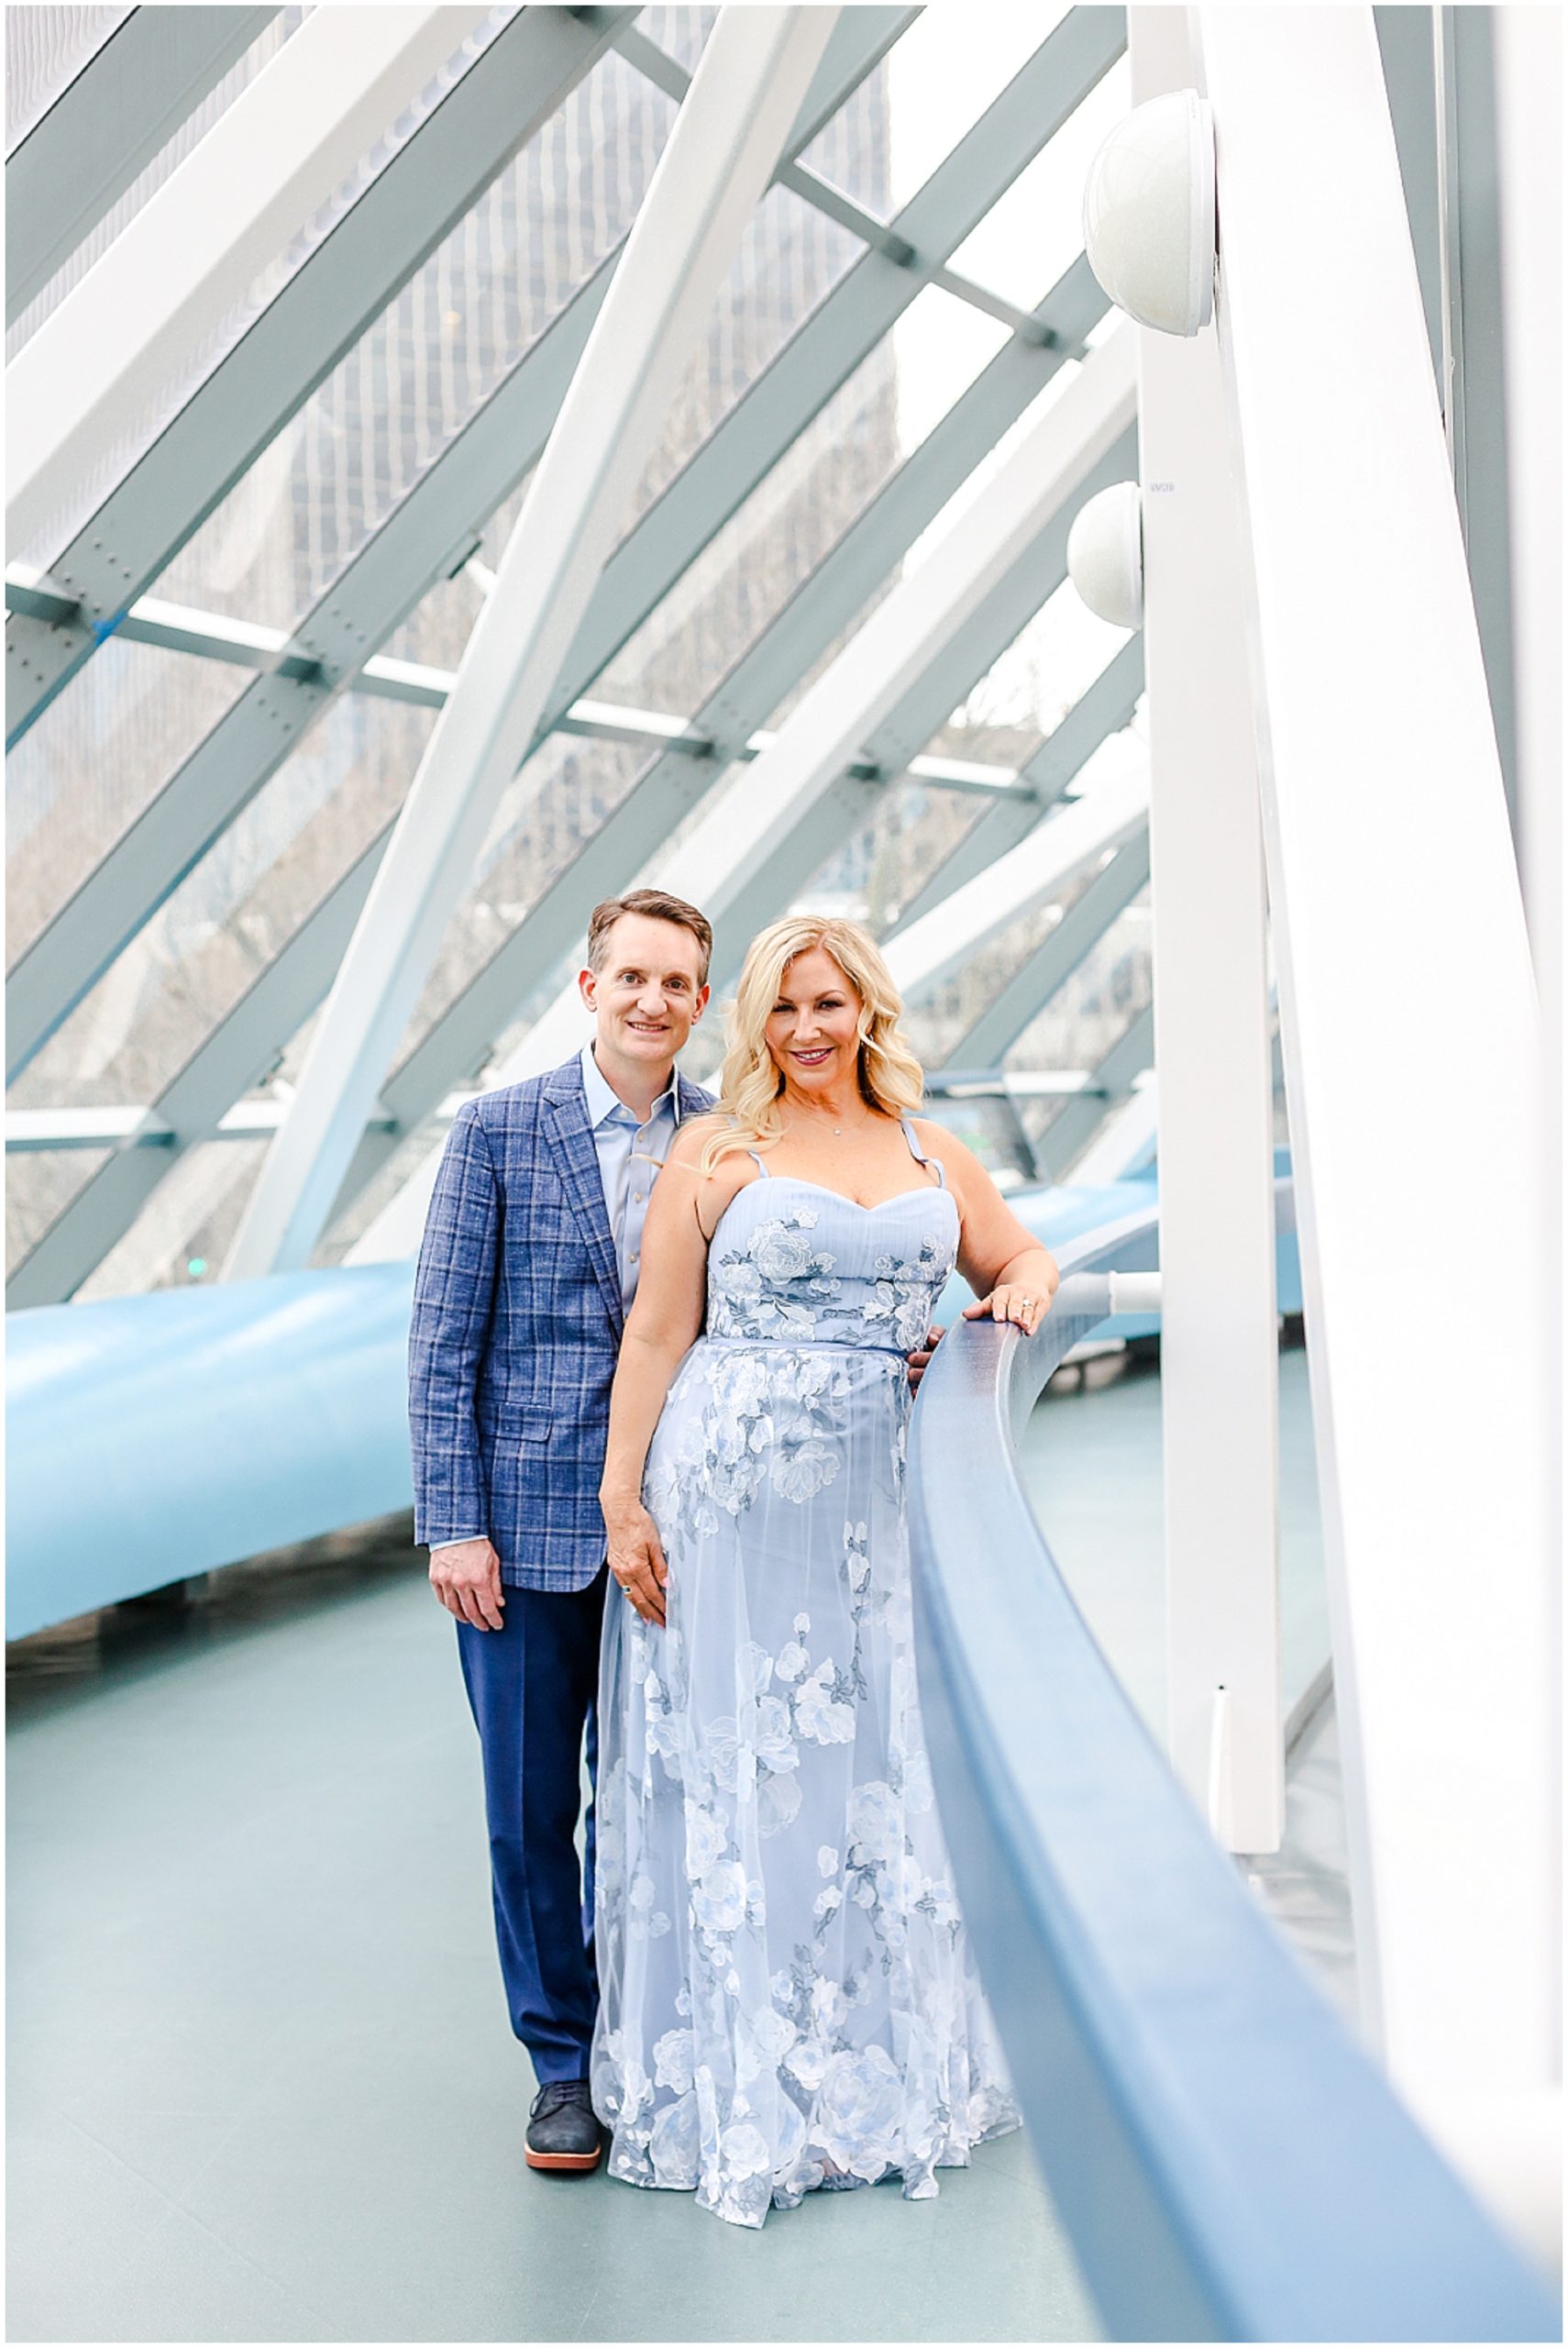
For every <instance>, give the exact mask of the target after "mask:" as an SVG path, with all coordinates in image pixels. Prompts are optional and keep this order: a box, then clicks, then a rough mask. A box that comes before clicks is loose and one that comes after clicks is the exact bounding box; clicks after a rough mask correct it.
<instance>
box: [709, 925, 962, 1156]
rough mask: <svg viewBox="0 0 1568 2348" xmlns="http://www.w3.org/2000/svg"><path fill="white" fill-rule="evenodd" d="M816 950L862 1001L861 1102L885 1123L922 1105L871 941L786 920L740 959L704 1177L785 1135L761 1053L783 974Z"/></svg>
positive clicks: (775, 1086)
mask: <svg viewBox="0 0 1568 2348" xmlns="http://www.w3.org/2000/svg"><path fill="white" fill-rule="evenodd" d="M814 946H820V947H823V950H824V952H826V953H829V954H831V955H832V956H833V958H834V961H835V962H836V963H837V964H838V966H839V969H841V970H842V971H843V972H844V975H845V978H846V979H847V980H848V981H849V983H850V986H851V987H852V988H853V989H854V991H855V992H856V994H857V995H858V996H859V997H860V1004H861V1010H860V1023H859V1024H860V1091H861V1095H862V1097H863V1098H864V1100H865V1101H866V1102H867V1104H868V1105H869V1106H870V1107H871V1108H873V1109H879V1110H881V1112H882V1113H883V1115H884V1116H889V1117H897V1116H900V1115H901V1114H903V1113H904V1112H906V1111H907V1110H911V1109H918V1108H919V1106H920V1103H921V1097H922V1093H923V1092H924V1090H925V1080H924V1077H923V1076H922V1071H921V1065H920V1062H919V1061H918V1060H917V1059H916V1058H915V1056H914V1054H913V1052H912V1051H911V1049H910V1045H909V1039H908V1037H907V1036H905V1034H904V1032H903V1030H902V1028H901V1027H900V1025H899V1021H900V1017H901V1016H902V1013H903V1008H904V1006H903V1002H902V999H901V998H900V994H899V991H898V989H897V987H895V986H894V984H893V977H892V972H891V971H890V970H889V968H888V965H887V963H886V962H885V961H884V960H883V959H882V956H881V953H880V952H879V950H878V946H877V941H876V940H875V938H874V937H872V936H871V934H870V932H869V931H868V930H864V929H862V928H861V926H860V925H859V923H858V922H854V921H837V920H823V917H822V916H821V914H789V915H787V916H786V918H785V919H784V920H783V921H776V922H774V923H773V924H772V925H770V927H768V928H767V929H765V930H763V931H761V932H760V933H759V935H758V936H756V937H754V938H753V940H752V942H751V948H750V951H749V952H748V953H747V955H746V958H745V969H743V970H742V972H741V975H740V984H739V986H738V987H737V988H736V989H735V999H734V1002H733V1004H732V1005H731V1006H730V1010H729V1013H728V1015H727V1017H726V1019H725V1023H724V1039H725V1049H724V1064H723V1069H722V1070H721V1072H720V1077H719V1094H720V1098H719V1107H720V1110H721V1112H722V1113H724V1114H726V1115H727V1116H728V1118H729V1124H728V1125H727V1126H721V1127H720V1128H719V1130H718V1131H717V1132H716V1133H714V1134H712V1135H710V1137H709V1139H708V1140H707V1142H706V1143H705V1144H704V1146H703V1149H702V1154H701V1160H700V1163H701V1169H702V1172H703V1173H704V1174H711V1173H712V1170H713V1168H714V1167H715V1166H716V1165H717V1164H718V1162H719V1160H720V1158H722V1157H727V1156H728V1154H729V1152H730V1151H731V1150H734V1149H768V1148H770V1147H771V1146H773V1144H774V1143H775V1142H777V1141H778V1138H779V1136H780V1135H781V1134H782V1132H783V1121H782V1119H781V1118H780V1116H779V1113H778V1100H779V1095H780V1094H781V1093H782V1092H783V1090H784V1078H783V1076H782V1074H781V1073H780V1071H779V1069H778V1065H777V1063H776V1062H775V1060H774V1058H773V1055H772V1053H771V1052H770V1051H769V1050H768V1048H767V1033H766V1031H767V1021H768V1017H769V1015H770V1013H771V1012H772V1010H773V1006H774V1004H775V1003H776V1002H778V990H779V988H780V986H781V985H782V983H783V980H784V973H785V971H786V970H787V969H789V967H790V963H791V962H793V961H794V960H795V959H796V958H797V957H798V956H800V955H801V954H805V953H809V952H810V950H811V949H812V947H814Z"/></svg>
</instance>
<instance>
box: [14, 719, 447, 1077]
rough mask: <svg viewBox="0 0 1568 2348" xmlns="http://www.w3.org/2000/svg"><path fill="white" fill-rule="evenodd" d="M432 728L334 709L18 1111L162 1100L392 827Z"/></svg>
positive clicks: (71, 1025) (51, 1057) (187, 884)
mask: <svg viewBox="0 0 1568 2348" xmlns="http://www.w3.org/2000/svg"><path fill="white" fill-rule="evenodd" d="M434 723H435V714H434V712H433V711H430V710H425V709H416V708H414V707H411V706H409V705H408V704H406V703H395V702H386V701H376V700H372V699H370V698H369V697H368V696H365V695H359V694H350V695H349V696H348V698H347V699H345V700H343V701H340V702H337V703H334V705H333V706H332V708H331V709H330V710H329V711H328V712H327V714H326V717H325V718H324V719H323V720H322V721H321V722H320V724H318V725H316V726H315V729H314V730H313V732H312V733H311V735H310V736H309V737H308V738H307V740H306V742H305V744H304V747H303V748H301V749H300V750H299V751H298V752H297V753H296V754H295V756H294V757H293V758H292V759H289V760H288V761H287V762H286V764H285V765H284V766H282V768H281V769H280V770H279V771H278V772H277V773H276V774H275V775H274V776H273V777H272V778H271V781H269V782H268V783H267V784H266V786H265V787H264V788H263V789H262V790H261V791H260V792H258V793H257V795H256V797H255V798H254V799H253V800H252V801H251V802H250V803H249V805H248V807H246V808H245V809H244V810H243V812H242V813H241V814H240V815H239V817H238V819H237V821H236V822H235V823H234V824H232V825H230V826H229V828H228V830H227V831H226V833H225V834H224V835H223V836H222V838H221V839H220V840H219V841H218V842H217V843H216V845H215V847H214V848H213V849H212V851H211V852H210V853H209V854H208V855H207V856H206V857H204V858H203V860H202V862H201V863H200V864H198V865H197V866H196V867H195V869H194V870H193V871H192V872H191V873H190V874H188V875H187V877H186V879H185V880H184V881H182V884H181V886H180V887H179V888H178V889H177V890H176V891H175V892H174V893H173V895H172V896H171V897H170V898H169V900H168V901H167V903H165V904H163V905H162V906H161V907H160V910H159V912H158V913H157V914H156V915H155V916H154V917H153V919H152V920H151V921H150V922H149V924H148V925H147V926H146V928H145V929H143V930H142V931H141V932H140V933H139V934H138V936H137V937H135V938H134V939H133V940H132V941H131V943H130V945H129V946H128V947H127V948H126V950H125V952H124V953H123V954H122V955H120V957H119V958H118V959H117V960H116V962H115V963H114V965H113V966H112V967H111V969H109V970H108V971H106V972H105V976H104V977H103V978H102V979H101V980H99V982H98V984H97V986H95V987H94V989H93V991H92V992H91V993H90V994H89V995H87V996H86V997H84V999H83V1002H81V1003H79V1004H78V1006H77V1008H76V1010H75V1011H74V1012H73V1013H72V1015H71V1017H70V1018H69V1019H68V1020H67V1021H66V1022H65V1023H64V1024H63V1025H62V1026H61V1028H60V1029H59V1031H58V1032H57V1033H56V1034H55V1036H53V1037H52V1038H51V1039H50V1042H49V1043H48V1044H47V1045H46V1046H45V1047H44V1048H43V1050H42V1051H41V1052H40V1053H39V1056H38V1058H36V1059H35V1060H34V1061H33V1062H32V1064H31V1066H30V1067H29V1068H28V1069H25V1070H24V1072H23V1074H22V1076H21V1077H20V1078H19V1079H18V1080H17V1083H16V1084H15V1085H13V1087H12V1088H11V1091H10V1094H9V1096H8V1097H9V1099H10V1102H11V1105H12V1106H13V1107H14V1108H26V1107H39V1106H47V1105H66V1106H71V1107H93V1106H100V1105H103V1104H105V1103H106V1102H151V1101H154V1100H156V1099H157V1098H158V1097H159V1094H160V1091H162V1089H163V1087H164V1086H166V1085H167V1084H168V1083H169V1081H170V1080H171V1078H172V1077H173V1076H174V1075H176V1074H177V1073H178V1071H179V1070H180V1069H182V1068H183V1067H184V1065H185V1064H186V1062H187V1061H188V1060H189V1058H191V1055H192V1054H193V1051H194V1050H195V1049H196V1047H198V1046H199V1045H200V1044H201V1043H202V1041H203V1040H204V1037H205V1036H207V1035H208V1034H209V1033H210V1031H211V1029H212V1028H213V1027H214V1026H215V1024H216V1023H217V1021H218V1020H219V1019H221V1018H222V1017H223V1016H224V1014H225V1013H226V1012H228V1011H230V1010H231V1009H232V1008H233V1007H234V1005H235V1003H236V1002H237V1001H238V999H239V997H240V995H241V994H243V993H244V992H245V991H246V990H247V989H248V987H249V986H250V985H251V984H252V983H253V982H254V980H256V978H257V977H258V976H259V973H260V971H261V970H262V969H264V968H265V967H266V966H267V964H268V963H269V962H271V959H272V958H273V956H274V955H275V954H276V953H277V951H278V949H279V948H280V947H282V945H284V944H286V943H287V941H288V940H289V939H290V938H291V937H292V936H293V935H294V934H295V932H296V931H297V930H298V928H299V927H300V925H301V924H302V923H303V922H304V920H305V919H306V918H307V916H308V915H309V914H310V913H311V911H312V910H313V909H314V908H315V906H316V905H317V904H319V903H321V901H322V900H323V899H324V898H325V897H326V894H327V893H328V892H329V891H330V890H331V889H332V888H333V886H334V885H335V884H336V883H337V881H338V880H340V879H341V878H342V876H343V875H344V874H345V873H346V872H347V871H348V868H349V867H350V865H352V864H353V862H354V861H355V859H356V858H357V857H358V856H359V854H360V852H361V851H362V850H363V849H364V848H366V847H368V846H369V845H370V842H371V841H372V840H373V839H374V838H375V837H376V836H377V835H378V833H379V832H381V830H382V829H383V828H384V827H385V825H387V824H388V823H390V821H391V820H392V816H393V815H394V814H396V812H397V809H398V806H399V804H400V803H401V802H402V799H403V792H405V790H406V789H407V787H408V783H409V781H410V779H411V778H412V775H413V773H414V768H415V767H416V766H417V764H418V762H419V758H420V754H421V753H422V751H423V749H424V748H425V742H426V741H427V740H428V738H429V735H430V730H431V727H432V726H433V725H434ZM280 1040H282V1039H280Z"/></svg>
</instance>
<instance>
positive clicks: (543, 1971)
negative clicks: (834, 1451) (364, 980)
mask: <svg viewBox="0 0 1568 2348" xmlns="http://www.w3.org/2000/svg"><path fill="white" fill-rule="evenodd" d="M711 952H712V930H711V929H710V927H709V925H708V924H707V922H706V921H705V920H704V919H703V917H702V915H701V914H700V913H699V912H698V911H697V909H696V907H695V906H693V905H689V904H687V903H684V901H683V900H682V899H680V898H679V897H671V896H667V895H665V894H664V893H663V892H660V891H658V890H654V889H638V890H635V891H634V892H632V893H631V894H630V895H629V896H625V897H614V898H611V899H609V900H607V902H606V903H603V904H601V905H599V906H596V907H595V909H594V913H593V916H592V919H591V923H590V925H589V933H588V960H587V966H586V968H585V969H582V970H581V971H580V973H579V978H578V984H579V987H580V991H581V994H582V999H583V1002H585V1003H586V1005H587V1006H588V1008H589V1010H590V1011H591V1013H592V1014H593V1036H592V1039H591V1042H590V1043H589V1044H588V1045H586V1046H585V1047H584V1048H583V1050H582V1052H581V1054H580V1056H578V1057H577V1058H573V1059H570V1060H569V1061H568V1062H567V1063H566V1065H565V1067H564V1068H558V1069H554V1070H552V1072H551V1073H550V1074H549V1075H548V1076H544V1077H531V1078H529V1079H528V1080H526V1081H525V1082H524V1083H522V1084H513V1085H508V1086H506V1087H504V1088H503V1089H502V1090H501V1091H495V1092H490V1093H484V1094H481V1095H480V1097H479V1098H478V1099H477V1100H474V1101H469V1102H465V1103H464V1104H463V1107H462V1108H461V1109H460V1110H459V1112H458V1115H457V1117H456V1119H455V1120H454V1122H453V1126H452V1132H451V1135H450V1137H449V1138H448V1141H447V1148H446V1152H445V1154H444V1156H443V1157H442V1160H441V1170H440V1172H439V1174H438V1175H437V1176H436V1190H435V1193H434V1196H433V1197H432V1199H431V1202H430V1212H429V1215H428V1217H427V1219H426V1222H425V1240H424V1245H423V1246H422V1247H421V1249H420V1256H419V1270H418V1277H417V1279H416V1281H415V1284H414V1318H413V1324H412V1328H411V1331H410V1337H409V1418H410V1424H411V1430H412V1436H413V1448H414V1495H415V1514H414V1538H415V1540H417V1541H421V1542H426V1543H428V1544H429V1545H430V1580H431V1584H432V1587H433V1588H434V1589H435V1592H436V1596H437V1598H438V1599H439V1600H440V1601H441V1603H442V1604H443V1605H444V1606H445V1607H446V1608H447V1611H448V1612H449V1613H451V1614H453V1615H455V1616H456V1618H457V1623H458V1649H459V1653H460V1656H461V1661H462V1667H463V1678H464V1681H465V1683H466V1685H467V1688H468V1694H469V1705H470V1706H471V1708H472V1711H473V1716H474V1722H475V1725H476V1726H477V1728H478V1730H479V1734H480V1748H481V1752H482V1755H483V1766H484V1787H485V1808H486V1812H487V1815H488V1818H489V1823H490V1849H491V1888H492V1892H493V1898H494V1906H495V1928H496V1939H497V1943H498V1944H499V1947H500V1952H501V1969H502V1978H503V1980H504V1982H505V1987H506V1997H507V2004H508V2008H509V2010H510V2012H511V2017H512V2027H513V2031H514V2032H515V2033H516V2035H517V2036H518V2037H519V2038H520V2039H521V2040H522V2042H523V2043H524V2044H525V2046H526V2048H527V2049H528V2053H529V2054H530V2056H531V2057H532V2059H533V2064H534V2072H535V2077H536V2079H537V2080H538V2083H539V2092H538V2094H537V2095H536V2098H535V2099H534V2104H533V2108H532V2110H531V2111H530V2114H529V2124H528V2132H527V2142H526V2158H527V2161H528V2164H529V2165H530V2166H531V2167H534V2168H543V2169H558V2170H564V2171H567V2172H572V2171H577V2172H581V2171H585V2170H589V2169H592V2168H594V2167H596V2166H597V2165H598V2162H599V2159H600V2154H601V2150H602V2136H601V2132H600V2129H599V2124H598V2121H596V2120H595V2118H594V2114H593V2107H592V2104H591V2100H590V2098H589V2088H588V2057H589V2048H590V2044H591V2040H592V2035H593V2016H594V2009H595V2005H596V2001H597V1985H596V1982H595V1979H594V1972H593V1948H592V1933H593V1918H592V1848H593V1846H592V1831H593V1822H592V1812H591V1810H590V1812H589V1817H588V1822H587V1833H588V1855H589V1866H588V1875H587V1887H586V1897H585V1888H584V1879H583V1877H582V1875H581V1873H580V1870H579V1866H578V1859H577V1851H576V1846H575V1842H574V1836H575V1833H576V1830H577V1822H578V1817H579V1812H580V1755H581V1753H582V1750H583V1742H584V1736H585V1733H586V1737H587V1741H588V1759H589V1769H590V1774H591V1772H592V1767H593V1747H594V1722H593V1702H594V1693H595V1689H596V1684H597V1675H598V1662H599V1638H600V1627H601V1621H602V1612H603V1601H604V1586H605V1567H604V1547H605V1544H604V1523H603V1519H602V1515H601V1513H600V1508H599V1479H600V1473H601V1470H602V1467H603V1464H604V1444H605V1436H606V1433H607V1431H608V1427H609V1419H610V1385H611V1380H612V1379H613V1375H614V1370H615V1357H616V1353H617V1351H618V1349H619V1346H620V1342H621V1332H622V1328H623V1325H624V1316H625V1312H626V1311H627V1309H628V1307H629V1306H630V1304H631V1301H632V1298H633V1296H634V1294H635V1290H636V1284H637V1270H638V1257H639V1254H640V1250H641V1246H642V1230H643V1223H644V1219H645V1217H646V1213H647V1201H648V1195H649V1193H650V1191H651V1190H652V1187H653V1183H654V1180H655V1179H656V1178H657V1173H658V1169H659V1168H660V1166H661V1165H662V1164H663V1163H664V1160H665V1157H667V1155H668V1151H669V1148H670V1146H671V1144H672V1143H673V1141H674V1139H675V1136H676V1133H677V1131H678V1129H679V1124H680V1121H681V1119H682V1118H683V1117H691V1116H695V1115H698V1114H699V1113H701V1111H702V1110H704V1109H707V1108H710V1107H711V1106H712V1102H711V1100H710V1098H709V1096H708V1094H707V1093H705V1092H703V1091H701V1090H700V1089H699V1087H697V1086H696V1085H694V1084H689V1083H687V1081H686V1080H685V1079H684V1078H683V1077H681V1076H679V1074H678V1073H677V1071H676V1069H675V1058H676V1055H677V1054H678V1053H679V1050H680V1048H681V1047H682V1046H683V1045H684V1043H685V1042H686V1039H687V1037H688V1036H690V1033H691V1030H692V1028H693V1027H694V1026H695V1025H696V1024H697V1022H698V1020H699V1019H701V1015H702V1013H703V1011H704V1009H705V1008H706V1006H707V1002H708V993H709V989H708V961H709V956H710V954H711Z"/></svg>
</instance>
